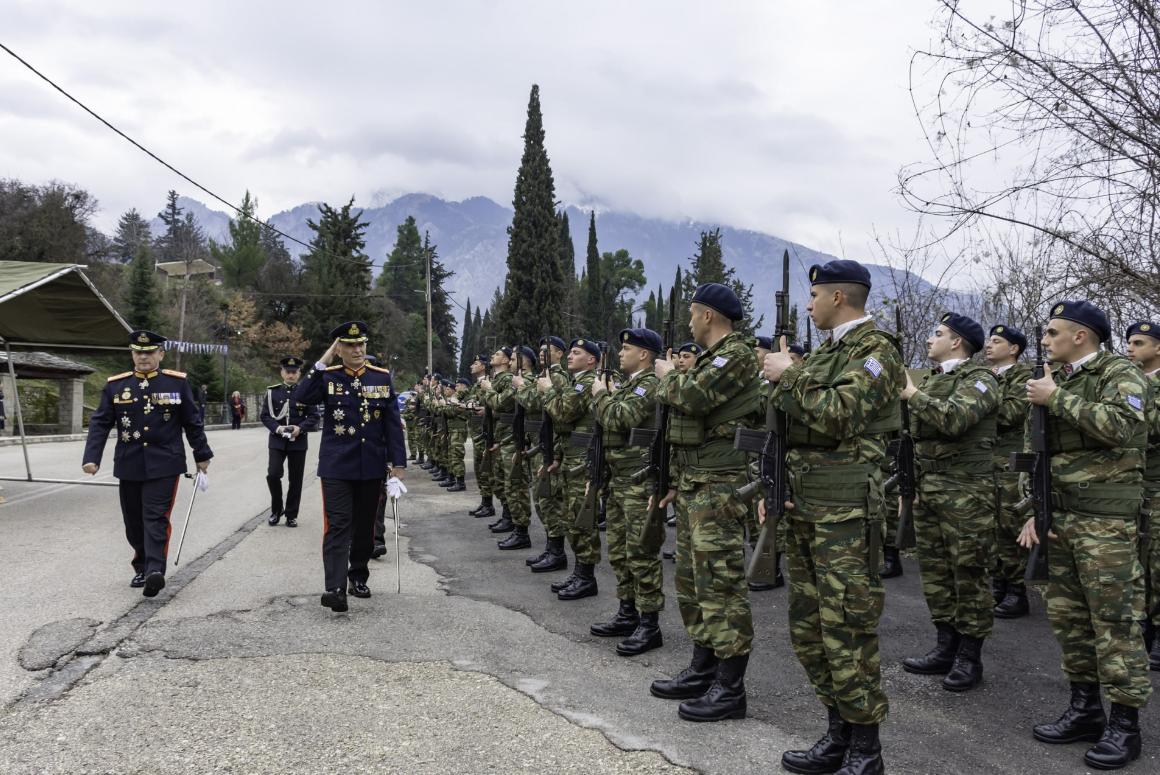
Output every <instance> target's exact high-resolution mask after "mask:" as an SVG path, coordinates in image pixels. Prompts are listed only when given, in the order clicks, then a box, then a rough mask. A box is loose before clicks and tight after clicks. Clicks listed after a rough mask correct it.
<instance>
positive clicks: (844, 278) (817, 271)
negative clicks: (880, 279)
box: [810, 258, 871, 288]
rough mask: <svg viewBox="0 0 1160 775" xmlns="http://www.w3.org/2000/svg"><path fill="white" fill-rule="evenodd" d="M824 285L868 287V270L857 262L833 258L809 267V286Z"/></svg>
mask: <svg viewBox="0 0 1160 775" xmlns="http://www.w3.org/2000/svg"><path fill="white" fill-rule="evenodd" d="M824 283H857V284H858V285H865V286H866V287H867V288H869V287H871V286H870V270H869V269H867V268H866V267H864V266H862V265H861V264H859V263H858V262H857V261H847V260H846V259H844V258H835V259H834V260H833V261H827V262H826V263H824V264H814V265H813V266H811V267H810V284H811V285H821V284H824Z"/></svg>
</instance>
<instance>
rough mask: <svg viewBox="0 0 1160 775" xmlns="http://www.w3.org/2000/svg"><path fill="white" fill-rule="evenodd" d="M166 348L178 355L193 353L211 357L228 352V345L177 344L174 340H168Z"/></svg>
mask: <svg viewBox="0 0 1160 775" xmlns="http://www.w3.org/2000/svg"><path fill="white" fill-rule="evenodd" d="M166 346H167V347H168V348H169V349H172V350H176V351H177V352H179V353H194V354H195V355H201V354H203V353H209V354H211V355H224V354H225V353H227V352H229V350H230V348H229V345H225V344H204V343H202V342H178V341H177V340H175V339H170V340H169V341H168V342H167V343H166Z"/></svg>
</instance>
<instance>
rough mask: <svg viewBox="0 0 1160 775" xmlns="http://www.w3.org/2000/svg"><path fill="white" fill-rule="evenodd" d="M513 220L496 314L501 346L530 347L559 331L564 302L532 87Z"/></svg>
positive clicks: (548, 170) (552, 199)
mask: <svg viewBox="0 0 1160 775" xmlns="http://www.w3.org/2000/svg"><path fill="white" fill-rule="evenodd" d="M512 205H513V207H514V209H515V214H514V215H513V216H512V225H511V226H510V227H508V258H507V269H508V271H507V278H506V279H505V281H504V295H503V305H502V307H501V310H500V314H499V321H498V322H499V325H500V332H499V333H500V336H502V337H503V338H504V340H505V342H506V343H509V344H512V345H514V344H516V343H517V342H519V341H523V342H525V343H526V342H535V341H538V340H539V338H540V337H541V336H542V335H543V328H544V326H545V325H546V326H548V327H549V328H552V329H559V328H560V325H561V323H562V319H561V311H562V308H563V301H564V277H563V275H562V273H561V271H560V259H559V248H560V244H559V236H558V232H557V223H556V185H555V182H554V181H553V179H552V166H551V164H550V162H549V160H548V152H547V150H546V149H545V148H544V119H543V115H542V114H541V112H540V87H539V86H536V85H533V86H532V94H531V97H530V98H529V99H528V120H527V123H526V124H525V125H524V155H523V158H522V159H521V160H520V169H519V172H518V173H517V174H516V187H515V196H514V198H513V200H512Z"/></svg>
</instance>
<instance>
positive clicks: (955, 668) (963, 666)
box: [942, 635, 983, 692]
mask: <svg viewBox="0 0 1160 775" xmlns="http://www.w3.org/2000/svg"><path fill="white" fill-rule="evenodd" d="M982 682H983V638H976V637H975V636H974V635H964V636H962V640H961V641H960V642H959V652H958V654H956V655H955V663H954V665H952V666H951V671H950V672H949V673H947V677H946V678H944V679H943V682H942V685H943V688H944V689H946V690H947V691H948V692H965V691H967V690H968V689H974V688H975V687H976V686H978V685H979V684H981V683H982Z"/></svg>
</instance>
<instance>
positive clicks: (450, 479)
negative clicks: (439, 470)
mask: <svg viewBox="0 0 1160 775" xmlns="http://www.w3.org/2000/svg"><path fill="white" fill-rule="evenodd" d="M435 484H437V485H439V486H440V487H450V486H451V485H453V484H455V476H454V475H453V474H451V473H449V472H447V471H444V472H443V478H442V479H440V480H439V481H438V482H436V483H435Z"/></svg>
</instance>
